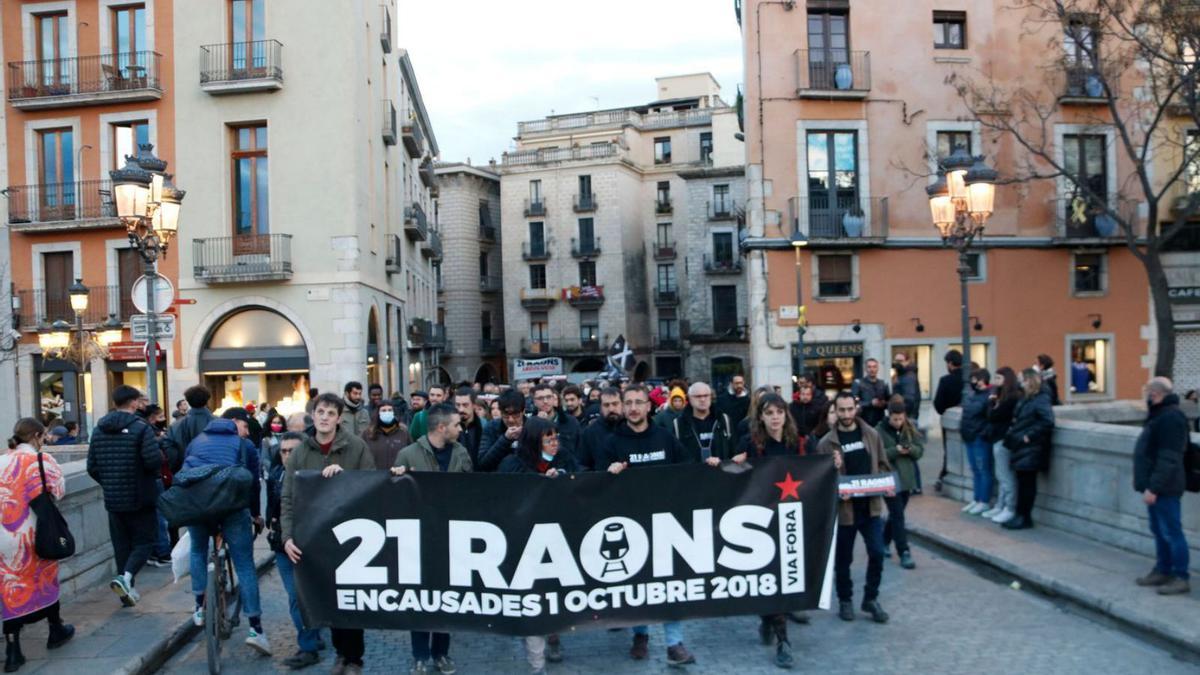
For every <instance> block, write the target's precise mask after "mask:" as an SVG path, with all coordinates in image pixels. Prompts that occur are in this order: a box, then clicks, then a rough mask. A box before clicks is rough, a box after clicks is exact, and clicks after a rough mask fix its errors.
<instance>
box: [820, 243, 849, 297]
mask: <svg viewBox="0 0 1200 675" xmlns="http://www.w3.org/2000/svg"><path fill="white" fill-rule="evenodd" d="M816 260H817V295H818V296H820V297H822V298H849V297H851V296H852V294H853V292H854V270H853V257H852V256H851V255H850V254H845V253H839V254H830V255H818V256H816Z"/></svg>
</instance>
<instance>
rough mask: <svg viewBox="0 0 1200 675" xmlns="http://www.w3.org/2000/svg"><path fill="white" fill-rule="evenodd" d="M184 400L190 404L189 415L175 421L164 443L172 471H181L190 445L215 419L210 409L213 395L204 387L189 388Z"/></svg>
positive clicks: (184, 393) (193, 386)
mask: <svg viewBox="0 0 1200 675" xmlns="http://www.w3.org/2000/svg"><path fill="white" fill-rule="evenodd" d="M183 398H184V400H186V401H187V404H188V410H187V414H185V415H184V416H183V417H181V418H179V419H178V420H175V423H174V424H172V425H171V430H170V432H168V433H167V436H166V438H164V439H163V443H162V445H163V451H164V452H165V453H166V455H167V463H168V464H170V465H171V471H179V467H180V466H182V465H183V456H184V455H185V454H187V447H188V444H189V443H191V442H192V439H193V438H195V437H197V436H199V435H200V434H201V433H202V432H203V431H204V429H205V428H206V427H208V423H209V422H211V421H213V420H214V419H215V417H213V414H212V411H211V410H209V409H208V401H209V399H211V398H212V394H211V393H209V391H208V389H207V388H205V387H204V385H200V384H196V385H192V386H190V387H188V388H187V389H185V390H184V392H183Z"/></svg>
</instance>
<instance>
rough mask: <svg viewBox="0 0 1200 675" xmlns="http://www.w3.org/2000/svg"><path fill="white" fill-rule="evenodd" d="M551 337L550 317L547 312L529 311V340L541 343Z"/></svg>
mask: <svg viewBox="0 0 1200 675" xmlns="http://www.w3.org/2000/svg"><path fill="white" fill-rule="evenodd" d="M549 339H550V318H549V316H548V315H547V314H546V312H530V313H529V341H530V342H533V343H537V344H541V343H543V342H546V341H548V340H549Z"/></svg>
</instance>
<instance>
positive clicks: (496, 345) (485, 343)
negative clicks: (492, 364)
mask: <svg viewBox="0 0 1200 675" xmlns="http://www.w3.org/2000/svg"><path fill="white" fill-rule="evenodd" d="M503 353H504V340H498V339H496V338H483V339H481V340H480V341H479V354H480V356H496V355H497V354H503Z"/></svg>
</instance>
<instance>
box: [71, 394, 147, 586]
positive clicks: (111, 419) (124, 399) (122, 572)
mask: <svg viewBox="0 0 1200 675" xmlns="http://www.w3.org/2000/svg"><path fill="white" fill-rule="evenodd" d="M140 396H141V392H139V391H138V390H137V389H134V388H133V387H130V386H128V385H124V384H123V385H121V386H119V387H117V388H116V389H114V390H113V394H112V398H113V404H114V405H115V406H116V410H114V411H112V412H110V413H108V414H107V415H105V416H104V417H101V418H100V421H99V422H98V423H97V424H96V428H95V429H94V430H93V431H92V440H91V442H90V443H89V444H88V455H87V472H88V475H89V476H91V477H92V479H93V480H95V481H96V482H97V483H99V484H100V489H101V490H102V491H103V493H104V508H105V510H107V511H108V532H109V537H110V538H111V539H112V547H113V558H114V561H115V562H116V564H117V576H115V577H113V579H112V581H111V582H109V584H108V586H109V588H111V589H112V590H113V592H114V593H116V594H117V597H119V598H120V599H121V604H123V605H125V606H126V607H132V606H134V605H136V604H137V602H138V598H139V596H138V592H137V590H136V589H135V588H134V577H135V576H137V573H138V571H140V570H141V569H142V567H143V566H145V564H146V561H147V560H149V559H150V556H151V555H153V553H154V545H155V543H156V542H157V541H158V510H157V508H156V505H155V500H156V499H157V498H158V478H159V474H160V473H161V471H162V452H161V451H160V450H159V447H158V440H157V439H156V438H155V436H154V429H153V428H151V427H150V425H149V424H147V423H146V421H145V420H143V419H142V418H141V417H139V416H138V415H137V414H136V412H135V410H136V408H137V402H138V398H139V397H140Z"/></svg>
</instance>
